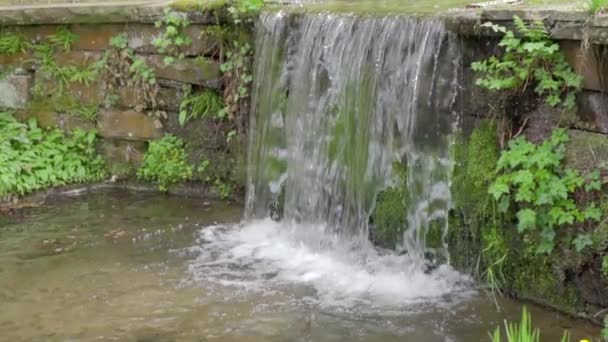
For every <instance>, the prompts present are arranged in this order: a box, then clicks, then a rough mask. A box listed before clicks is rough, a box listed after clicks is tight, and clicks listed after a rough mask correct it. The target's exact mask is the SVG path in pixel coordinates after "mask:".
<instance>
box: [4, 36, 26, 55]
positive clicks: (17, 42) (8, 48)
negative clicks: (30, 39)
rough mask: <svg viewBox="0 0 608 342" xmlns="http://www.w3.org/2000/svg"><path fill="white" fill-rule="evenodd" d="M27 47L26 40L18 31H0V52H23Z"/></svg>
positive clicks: (8, 53) (7, 53)
mask: <svg viewBox="0 0 608 342" xmlns="http://www.w3.org/2000/svg"><path fill="white" fill-rule="evenodd" d="M27 47H28V44H27V41H26V40H25V38H23V36H21V34H19V33H18V32H13V31H4V30H3V31H2V32H0V54H2V55H14V54H17V53H23V52H25V51H26V50H27Z"/></svg>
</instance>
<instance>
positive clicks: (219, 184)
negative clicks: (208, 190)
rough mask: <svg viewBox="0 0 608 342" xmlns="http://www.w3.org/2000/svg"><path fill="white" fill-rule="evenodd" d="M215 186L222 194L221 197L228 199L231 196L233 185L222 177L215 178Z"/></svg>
mask: <svg viewBox="0 0 608 342" xmlns="http://www.w3.org/2000/svg"><path fill="white" fill-rule="evenodd" d="M213 187H214V188H215V190H216V191H217V192H218V193H219V194H220V198H221V199H227V198H229V197H230V194H232V186H230V184H228V183H226V182H224V181H222V180H221V179H220V178H216V179H215V182H214V183H213Z"/></svg>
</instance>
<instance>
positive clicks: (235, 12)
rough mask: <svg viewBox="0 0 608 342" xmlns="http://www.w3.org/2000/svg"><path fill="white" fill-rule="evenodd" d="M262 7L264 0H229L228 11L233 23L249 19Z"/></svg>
mask: <svg viewBox="0 0 608 342" xmlns="http://www.w3.org/2000/svg"><path fill="white" fill-rule="evenodd" d="M262 7H264V0H233V1H230V2H229V5H228V12H229V13H230V16H231V18H232V22H233V23H234V24H237V25H238V24H240V23H241V22H243V21H245V20H251V18H253V17H254V16H255V15H256V14H257V13H259V12H260V10H261V9H262Z"/></svg>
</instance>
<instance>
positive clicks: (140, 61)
mask: <svg viewBox="0 0 608 342" xmlns="http://www.w3.org/2000/svg"><path fill="white" fill-rule="evenodd" d="M129 72H130V73H131V74H132V75H134V76H135V77H140V78H141V79H142V80H143V81H144V82H147V83H149V84H156V73H155V72H154V69H153V68H152V67H151V66H149V65H148V64H147V63H146V60H145V59H144V58H143V57H139V56H133V58H132V64H131V66H130V67H129Z"/></svg>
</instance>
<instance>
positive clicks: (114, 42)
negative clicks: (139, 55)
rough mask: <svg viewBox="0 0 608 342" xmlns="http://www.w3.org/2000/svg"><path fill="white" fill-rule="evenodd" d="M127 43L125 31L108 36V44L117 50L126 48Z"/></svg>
mask: <svg viewBox="0 0 608 342" xmlns="http://www.w3.org/2000/svg"><path fill="white" fill-rule="evenodd" d="M128 43H129V39H128V37H127V34H126V33H121V34H119V35H116V36H114V37H112V38H110V46H111V47H113V48H116V49H119V50H123V49H126V48H127V46H128Z"/></svg>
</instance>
